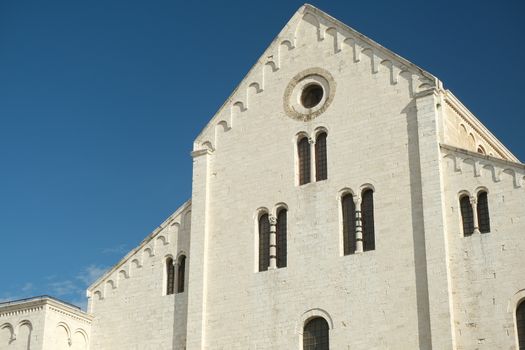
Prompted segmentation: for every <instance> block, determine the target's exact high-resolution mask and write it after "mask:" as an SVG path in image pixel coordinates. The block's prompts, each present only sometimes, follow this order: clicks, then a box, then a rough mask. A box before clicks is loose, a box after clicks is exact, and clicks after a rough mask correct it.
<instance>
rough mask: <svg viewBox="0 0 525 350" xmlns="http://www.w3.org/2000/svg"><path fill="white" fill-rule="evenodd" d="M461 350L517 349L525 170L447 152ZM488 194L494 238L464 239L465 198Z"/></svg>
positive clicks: (523, 260)
mask: <svg viewBox="0 0 525 350" xmlns="http://www.w3.org/2000/svg"><path fill="white" fill-rule="evenodd" d="M442 150H443V156H444V158H443V163H444V173H443V177H444V179H445V181H444V182H445V188H444V193H445V198H446V207H445V211H446V212H445V214H446V217H447V232H446V234H447V236H448V237H449V248H450V270H451V274H452V290H453V294H454V315H453V319H454V325H455V334H456V339H457V349H480V350H481V349H517V348H518V347H517V335H516V329H515V327H516V325H515V318H514V317H515V310H516V307H517V304H518V302H519V301H521V300H522V299H523V298H524V297H525V294H524V293H523V291H524V290H525V280H524V279H523V272H524V269H523V266H525V255H524V254H523V252H524V251H525V236H524V234H525V187H524V186H525V166H523V165H521V164H513V163H510V162H503V161H499V160H498V159H494V158H489V157H483V156H480V155H479V154H476V153H469V152H465V151H462V150H454V149H453V148H443V149H442ZM480 189H485V190H487V191H488V200H489V212H490V232H489V233H482V234H479V233H475V234H473V235H472V236H470V237H464V236H463V229H462V221H461V213H460V209H459V194H460V192H461V191H466V192H468V193H469V194H470V195H472V196H476V194H477V191H478V190H480Z"/></svg>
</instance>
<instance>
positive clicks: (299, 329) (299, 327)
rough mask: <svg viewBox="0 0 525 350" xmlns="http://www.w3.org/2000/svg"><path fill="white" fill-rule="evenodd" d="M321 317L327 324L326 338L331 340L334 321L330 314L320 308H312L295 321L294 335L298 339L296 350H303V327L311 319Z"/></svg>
mask: <svg viewBox="0 0 525 350" xmlns="http://www.w3.org/2000/svg"><path fill="white" fill-rule="evenodd" d="M317 317H321V318H324V320H325V321H326V322H327V323H328V337H329V339H330V338H332V331H333V330H334V321H333V319H332V316H330V314H329V313H328V312H327V311H326V310H324V309H321V308H313V309H310V310H307V311H305V312H304V313H303V314H302V315H301V316H300V317H299V319H298V320H297V322H296V324H295V333H296V335H297V338H298V341H297V342H298V347H297V348H298V349H299V350H303V333H304V326H305V325H306V324H307V323H308V322H309V321H310V320H311V319H313V318H317Z"/></svg>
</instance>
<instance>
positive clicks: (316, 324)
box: [303, 317, 329, 350]
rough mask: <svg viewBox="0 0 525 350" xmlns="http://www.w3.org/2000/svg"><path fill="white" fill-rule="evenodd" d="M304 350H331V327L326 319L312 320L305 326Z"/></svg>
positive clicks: (317, 318) (316, 318)
mask: <svg viewBox="0 0 525 350" xmlns="http://www.w3.org/2000/svg"><path fill="white" fill-rule="evenodd" d="M303 350H329V327H328V322H326V320H325V319H324V318H322V317H315V318H312V319H311V320H309V321H308V322H307V323H306V324H305V325H304V331H303Z"/></svg>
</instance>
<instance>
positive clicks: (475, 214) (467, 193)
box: [457, 186, 492, 238]
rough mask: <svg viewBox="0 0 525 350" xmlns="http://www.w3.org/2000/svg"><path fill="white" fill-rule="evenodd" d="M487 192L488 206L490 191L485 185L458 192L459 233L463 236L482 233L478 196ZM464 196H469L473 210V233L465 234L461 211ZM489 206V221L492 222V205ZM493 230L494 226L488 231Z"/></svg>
mask: <svg viewBox="0 0 525 350" xmlns="http://www.w3.org/2000/svg"><path fill="white" fill-rule="evenodd" d="M482 192H485V193H487V206H488V201H489V199H488V196H489V195H490V191H489V189H488V188H487V187H485V186H478V187H477V188H476V189H475V190H474V191H469V190H461V191H459V192H458V194H457V204H458V216H459V232H460V233H459V234H460V236H462V237H463V238H466V237H471V236H472V235H474V234H477V233H481V232H480V229H479V217H478V198H479V195H480V193H482ZM463 197H468V198H469V200H470V205H471V211H472V225H473V231H472V232H471V233H468V234H465V230H464V225H463V213H462V212H461V199H462V198H463ZM488 207H489V222H490V206H488ZM490 232H492V227H490V230H489V231H488V232H485V233H483V234H486V233H490Z"/></svg>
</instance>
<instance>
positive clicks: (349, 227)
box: [341, 193, 355, 255]
mask: <svg viewBox="0 0 525 350" xmlns="http://www.w3.org/2000/svg"><path fill="white" fill-rule="evenodd" d="M341 207H342V208H343V250H344V254H345V255H349V254H354V253H355V203H354V196H353V195H352V194H351V193H348V194H345V195H344V196H343V197H342V198H341Z"/></svg>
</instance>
